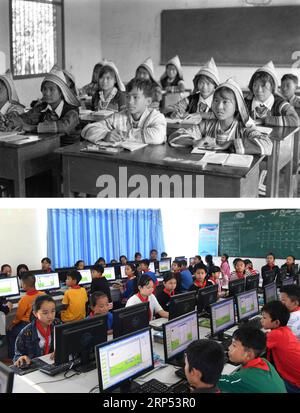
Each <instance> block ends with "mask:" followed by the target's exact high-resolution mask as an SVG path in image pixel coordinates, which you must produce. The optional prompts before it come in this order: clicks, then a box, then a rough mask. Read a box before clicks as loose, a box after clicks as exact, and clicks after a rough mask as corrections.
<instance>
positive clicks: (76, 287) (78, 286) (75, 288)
mask: <svg viewBox="0 0 300 413" xmlns="http://www.w3.org/2000/svg"><path fill="white" fill-rule="evenodd" d="M71 288H73V289H74V290H78V288H81V286H80V285H72V286H71Z"/></svg>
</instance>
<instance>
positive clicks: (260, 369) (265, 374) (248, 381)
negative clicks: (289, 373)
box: [218, 326, 286, 393]
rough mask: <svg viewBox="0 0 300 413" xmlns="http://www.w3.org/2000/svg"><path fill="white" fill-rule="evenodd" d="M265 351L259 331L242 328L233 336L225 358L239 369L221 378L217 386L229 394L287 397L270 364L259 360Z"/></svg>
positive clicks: (280, 380)
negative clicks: (281, 394) (281, 395)
mask: <svg viewBox="0 0 300 413" xmlns="http://www.w3.org/2000/svg"><path fill="white" fill-rule="evenodd" d="M265 348H266V336H265V334H264V333H263V332H262V331H261V330H259V329H254V328H249V327H246V326H244V327H242V328H239V329H238V330H236V331H235V332H234V333H233V337H232V343H231V345H230V346H229V351H228V357H229V360H230V361H231V362H233V363H240V364H241V365H242V368H240V369H239V370H238V371H237V372H235V373H232V374H223V375H221V377H220V380H219V382H218V386H219V388H220V389H221V391H224V392H228V393H286V389H285V385H284V382H283V380H282V379H281V378H280V376H279V375H278V373H277V372H276V370H275V368H274V367H273V366H272V364H271V363H270V362H269V361H267V360H266V359H264V358H262V357H260V356H261V354H262V353H263V352H264V350H265Z"/></svg>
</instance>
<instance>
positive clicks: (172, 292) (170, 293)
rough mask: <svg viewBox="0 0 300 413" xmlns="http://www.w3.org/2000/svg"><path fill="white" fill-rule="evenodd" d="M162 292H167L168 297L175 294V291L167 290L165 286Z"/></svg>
mask: <svg viewBox="0 0 300 413" xmlns="http://www.w3.org/2000/svg"><path fill="white" fill-rule="evenodd" d="M164 293H165V294H167V295H168V296H169V297H172V296H173V295H174V294H175V291H171V292H170V291H168V290H167V289H166V288H164Z"/></svg>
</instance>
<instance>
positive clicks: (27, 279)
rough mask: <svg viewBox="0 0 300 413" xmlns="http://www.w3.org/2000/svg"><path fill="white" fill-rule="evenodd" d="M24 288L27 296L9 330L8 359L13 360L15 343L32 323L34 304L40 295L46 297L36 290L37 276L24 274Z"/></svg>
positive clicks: (21, 300)
mask: <svg viewBox="0 0 300 413" xmlns="http://www.w3.org/2000/svg"><path fill="white" fill-rule="evenodd" d="M21 284H22V288H23V290H24V291H25V295H24V296H23V297H22V298H21V299H20V301H19V303H18V308H17V312H16V315H15V318H14V319H13V321H12V322H11V324H10V325H9V326H8V328H7V330H8V331H7V340H8V357H9V358H10V359H12V358H13V357H14V351H15V341H16V338H17V336H18V334H19V332H20V331H21V330H22V329H23V328H24V327H26V325H27V324H28V323H29V321H30V314H31V311H32V303H33V302H34V300H35V299H36V298H37V297H38V296H39V295H45V293H44V292H43V291H37V290H36V289H35V276H34V275H27V274H24V275H23V276H22V278H21Z"/></svg>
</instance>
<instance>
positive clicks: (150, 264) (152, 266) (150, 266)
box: [149, 261, 155, 273]
mask: <svg viewBox="0 0 300 413" xmlns="http://www.w3.org/2000/svg"><path fill="white" fill-rule="evenodd" d="M149 270H150V271H151V272H154V273H155V263H154V262H153V261H150V263H149Z"/></svg>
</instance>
